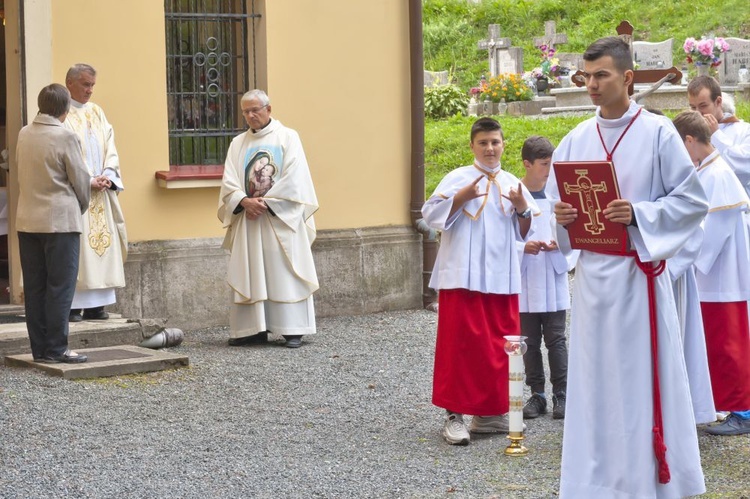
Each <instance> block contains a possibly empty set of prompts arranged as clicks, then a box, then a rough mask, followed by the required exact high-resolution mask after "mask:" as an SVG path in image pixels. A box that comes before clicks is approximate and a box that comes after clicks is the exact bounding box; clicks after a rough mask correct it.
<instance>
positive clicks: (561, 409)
mask: <svg viewBox="0 0 750 499" xmlns="http://www.w3.org/2000/svg"><path fill="white" fill-rule="evenodd" d="M552 419H565V393H564V392H561V393H558V394H556V395H552Z"/></svg>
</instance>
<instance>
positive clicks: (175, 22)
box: [164, 0, 260, 165]
mask: <svg viewBox="0 0 750 499" xmlns="http://www.w3.org/2000/svg"><path fill="white" fill-rule="evenodd" d="M248 8H249V12H248ZM164 11H165V21H166V38H167V40H166V42H167V98H168V111H169V163H170V165H220V164H223V163H224V159H225V157H226V154H227V149H228V148H229V143H230V142H231V140H232V138H233V137H234V136H235V135H237V134H239V133H241V132H243V131H244V130H245V129H246V126H245V122H244V120H243V118H242V113H241V112H240V110H239V107H240V98H241V97H242V94H243V93H245V92H246V91H247V90H250V89H252V88H254V87H255V67H253V68H249V67H248V60H249V57H248V53H249V52H251V51H252V50H253V46H254V43H253V42H254V31H253V29H254V27H253V24H254V23H253V20H254V19H255V18H258V17H260V16H259V15H257V14H256V13H255V1H254V0H164ZM253 60H254V58H253Z"/></svg>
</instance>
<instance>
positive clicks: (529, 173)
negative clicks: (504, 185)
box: [518, 135, 574, 419]
mask: <svg viewBox="0 0 750 499" xmlns="http://www.w3.org/2000/svg"><path fill="white" fill-rule="evenodd" d="M554 150H555V147H554V146H553V145H552V143H551V142H550V141H549V140H547V139H546V138H544V137H540V136H538V135H534V136H531V137H529V138H528V139H526V141H525V142H524V143H523V147H522V148H521V157H522V159H523V166H524V167H525V168H526V175H525V176H524V177H523V178H522V179H521V182H523V184H524V185H525V186H526V188H527V189H528V190H529V191H530V192H531V195H532V197H533V198H534V200H535V201H536V203H537V205H538V206H539V210H540V211H541V214H540V216H539V217H538V219H536V220H535V221H534V222H535V224H534V228H535V230H534V238H533V240H529V241H526V242H525V243H519V245H521V247H522V248H523V251H524V255H523V259H522V260H521V284H522V289H523V291H522V292H521V295H520V297H519V301H518V306H519V311H520V319H521V334H522V335H524V336H526V338H527V339H526V344H527V345H528V351H527V352H526V354H524V356H523V362H524V365H525V367H526V384H527V385H528V386H529V388H531V397H530V398H529V400H527V401H526V405H525V406H524V408H523V417H524V419H533V418H536V417H539V416H540V415H542V414H546V413H547V397H546V395H545V393H544V363H543V360H542V350H541V346H542V338H544V346H545V347H547V360H548V361H549V370H550V382H551V383H552V394H553V395H552V403H553V409H552V417H553V418H554V419H563V418H564V417H565V391H566V390H567V384H568V346H567V343H566V339H565V319H566V315H567V314H566V310H568V309H569V308H570V293H569V290H568V269H569V265H568V260H567V259H566V258H565V255H563V254H562V252H561V251H560V250H559V248H558V247H557V241H556V240H555V236H554V235H553V234H552V226H551V224H550V219H551V216H552V205H551V203H550V202H549V201H548V200H547V197H546V196H545V194H544V187H545V186H546V185H547V178H548V177H549V170H550V163H551V161H552V153H553V151H554ZM573 258H574V256H573Z"/></svg>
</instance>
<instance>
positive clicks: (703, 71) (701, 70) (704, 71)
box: [695, 62, 711, 76]
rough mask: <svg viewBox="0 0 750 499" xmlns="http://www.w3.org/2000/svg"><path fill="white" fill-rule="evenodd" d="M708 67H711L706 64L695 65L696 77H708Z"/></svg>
mask: <svg viewBox="0 0 750 499" xmlns="http://www.w3.org/2000/svg"><path fill="white" fill-rule="evenodd" d="M710 67H711V66H709V65H708V64H701V63H699V62H698V63H696V64H695V70H696V71H697V72H698V76H708V70H709V68H710Z"/></svg>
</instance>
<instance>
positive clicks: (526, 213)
mask: <svg viewBox="0 0 750 499" xmlns="http://www.w3.org/2000/svg"><path fill="white" fill-rule="evenodd" d="M516 213H518V212H516ZM518 216H519V217H521V218H531V208H530V207H528V208H526V209H525V210H523V212H522V213H518Z"/></svg>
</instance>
